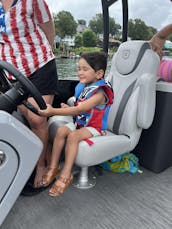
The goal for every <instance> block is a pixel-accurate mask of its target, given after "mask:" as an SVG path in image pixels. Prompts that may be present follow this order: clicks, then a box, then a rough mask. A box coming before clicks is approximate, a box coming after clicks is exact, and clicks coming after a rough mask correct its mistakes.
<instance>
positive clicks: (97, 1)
mask: <svg viewBox="0 0 172 229" xmlns="http://www.w3.org/2000/svg"><path fill="white" fill-rule="evenodd" d="M45 1H46V2H47V3H48V5H49V8H50V11H51V12H53V13H58V12H60V11H62V10H65V11H69V12H70V13H71V14H72V15H73V17H74V19H75V21H77V20H78V19H84V20H86V21H87V22H88V21H89V20H91V19H92V18H93V17H94V16H95V15H96V14H98V13H102V5H101V0H61V1H59V0H45ZM121 3H122V0H118V1H117V2H115V3H114V4H113V5H111V6H110V8H109V14H110V17H112V18H114V19H115V22H116V23H119V24H120V25H122V4H121ZM128 9H129V19H135V18H140V19H141V20H143V21H144V22H145V24H146V25H147V26H152V27H154V28H156V29H157V30H159V29H161V28H162V27H163V26H165V25H167V24H169V23H172V2H171V1H170V0H128Z"/></svg>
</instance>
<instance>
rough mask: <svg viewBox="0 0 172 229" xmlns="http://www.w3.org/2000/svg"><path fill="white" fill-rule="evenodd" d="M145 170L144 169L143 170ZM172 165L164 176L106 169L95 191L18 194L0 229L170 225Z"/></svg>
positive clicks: (156, 228) (153, 228) (159, 228)
mask: <svg viewBox="0 0 172 229" xmlns="http://www.w3.org/2000/svg"><path fill="white" fill-rule="evenodd" d="M142 169H143V168H142ZM171 228H172V167H171V168H169V169H167V170H165V171H164V172H162V173H160V174H155V173H153V172H151V171H148V170H146V169H143V174H135V175H132V174H129V173H124V174H117V173H111V172H107V171H104V172H103V176H98V177H97V184H96V186H95V187H94V188H93V189H89V190H79V189H76V188H74V187H73V186H70V188H69V189H68V190H66V192H65V193H64V195H63V196H60V197H56V198H54V197H50V196H48V190H46V191H44V192H42V193H40V194H39V195H36V196H34V197H24V196H19V198H18V199H17V201H16V203H15V204H14V206H13V208H12V210H11V211H10V213H9V215H8V216H7V218H6V219H5V221H4V223H3V224H2V226H1V229H171Z"/></svg>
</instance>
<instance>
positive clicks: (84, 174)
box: [72, 167, 96, 189]
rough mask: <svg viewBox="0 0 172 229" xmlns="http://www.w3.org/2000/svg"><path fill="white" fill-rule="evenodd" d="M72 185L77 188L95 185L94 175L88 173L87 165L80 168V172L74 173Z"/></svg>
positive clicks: (88, 187)
mask: <svg viewBox="0 0 172 229" xmlns="http://www.w3.org/2000/svg"><path fill="white" fill-rule="evenodd" d="M72 185H73V186H74V187H75V188H78V189H90V188H93V187H94V186H95V185H96V176H95V175H93V174H89V177H88V167H84V168H81V171H80V172H76V173H75V174H74V179H73V183H72Z"/></svg>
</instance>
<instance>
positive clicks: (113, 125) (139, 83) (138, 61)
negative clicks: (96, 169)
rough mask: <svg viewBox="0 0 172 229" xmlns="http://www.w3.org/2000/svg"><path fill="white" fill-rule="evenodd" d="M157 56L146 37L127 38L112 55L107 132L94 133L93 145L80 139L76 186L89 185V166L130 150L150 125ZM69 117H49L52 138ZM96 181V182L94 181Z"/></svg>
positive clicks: (157, 64) (87, 186) (153, 101)
mask: <svg viewBox="0 0 172 229" xmlns="http://www.w3.org/2000/svg"><path fill="white" fill-rule="evenodd" d="M158 66H159V57H158V55H157V54H156V53H155V52H154V51H152V49H151V47H150V45H149V43H147V42H145V41H128V42H124V43H122V44H121V45H120V47H119V49H118V51H117V52H116V53H115V55H114V56H113V59H112V62H111V69H110V73H109V75H108V80H109V81H110V82H111V84H112V86H113V89H114V94H115V99H114V104H113V105H112V107H111V110H110V114H109V120H108V131H107V135H106V136H99V137H93V138H92V139H91V140H92V141H93V142H94V144H93V145H91V146H90V145H88V144H87V142H85V141H82V142H80V143H79V149H78V154H77V157H76V161H75V163H76V165H78V166H79V167H81V173H80V176H79V181H77V183H76V186H77V187H80V188H89V187H91V186H92V185H93V182H92V181H91V182H89V179H88V176H87V175H88V167H89V166H93V165H97V164H99V163H101V162H103V161H106V160H109V159H111V158H113V157H115V156H117V155H120V154H122V153H125V152H130V151H131V150H133V149H134V148H135V146H136V145H137V143H138V141H139V138H140V135H141V131H142V129H146V128H148V127H150V125H151V123H152V121H153V117H154V112H155V91H156V79H157V70H158ZM68 118H69V117H63V116H60V117H59V116H54V117H52V118H50V134H51V136H52V138H53V136H54V133H55V131H56V129H57V127H58V126H59V125H62V124H63V123H65V122H67V121H68ZM94 183H95V182H94Z"/></svg>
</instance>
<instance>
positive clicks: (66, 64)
mask: <svg viewBox="0 0 172 229" xmlns="http://www.w3.org/2000/svg"><path fill="white" fill-rule="evenodd" d="M56 63H57V72H58V78H59V79H60V80H61V79H63V80H66V79H67V80H78V77H77V63H78V59H69V58H56ZM110 64H111V60H109V61H108V66H107V70H106V75H107V74H108V72H109V69H110Z"/></svg>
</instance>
